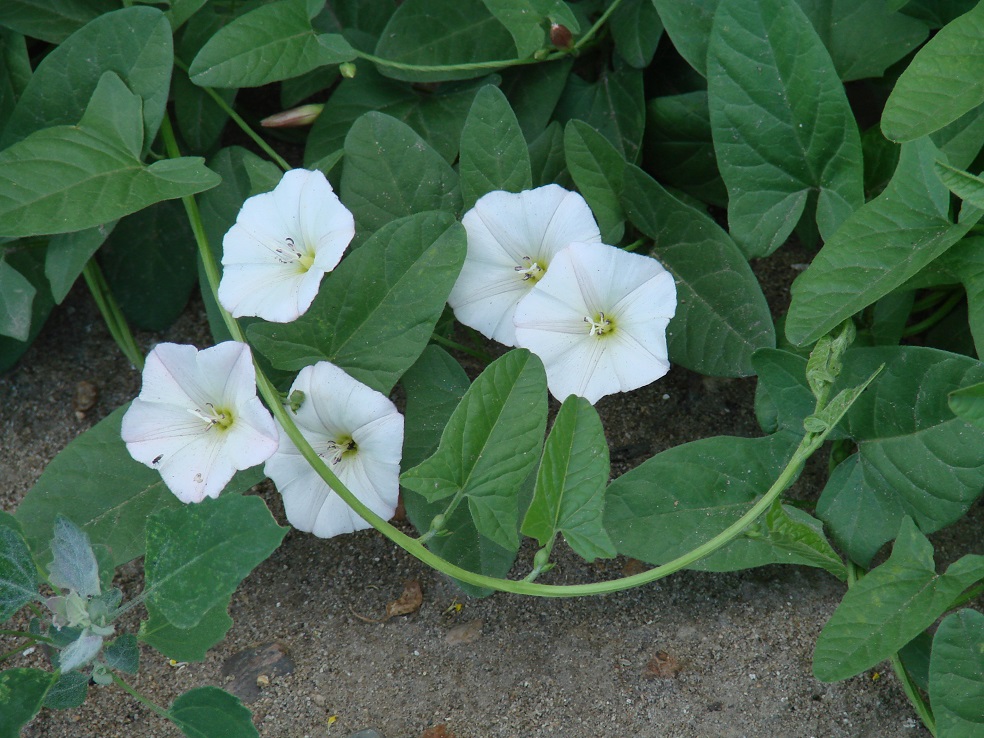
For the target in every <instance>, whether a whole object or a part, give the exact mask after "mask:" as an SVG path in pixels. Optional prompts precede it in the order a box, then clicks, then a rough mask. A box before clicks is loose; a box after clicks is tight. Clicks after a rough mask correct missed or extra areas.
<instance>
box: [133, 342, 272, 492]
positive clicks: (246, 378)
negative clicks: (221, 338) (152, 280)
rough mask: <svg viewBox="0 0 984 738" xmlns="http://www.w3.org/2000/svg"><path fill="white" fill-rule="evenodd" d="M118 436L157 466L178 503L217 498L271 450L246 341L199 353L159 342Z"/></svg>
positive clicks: (269, 432)
mask: <svg viewBox="0 0 984 738" xmlns="http://www.w3.org/2000/svg"><path fill="white" fill-rule="evenodd" d="M120 435H121V436H122V437H123V440H124V441H125V442H126V449H127V451H129V452H130V455H131V456H132V457H133V458H134V459H136V460H137V461H139V462H141V463H143V464H146V465H147V466H149V467H151V468H152V469H157V470H158V471H159V472H160V473H161V476H162V477H163V478H164V483H165V484H166V485H167V486H168V488H169V489H170V490H171V491H172V492H174V494H175V495H177V497H178V499H180V500H181V501H182V502H201V501H202V500H203V499H205V498H206V497H218V496H219V493H220V492H221V491H222V489H223V488H224V487H225V486H226V484H228V483H229V480H230V479H232V475H233V474H235V473H236V471H238V470H240V469H248V468H250V467H251V466H256V465H257V464H262V463H263V462H264V461H266V460H267V459H269V458H270V456H271V454H273V452H274V451H276V450H277V427H276V425H274V423H273V418H271V417H270V413H269V412H267V409H266V408H265V407H263V404H262V403H261V402H260V399H259V398H258V397H257V396H256V371H255V370H254V368H253V358H252V355H251V354H250V351H249V346H247V345H246V344H245V343H238V342H236V341H226V342H225V343H220V344H218V345H217V346H213V347H212V348H207V349H204V350H202V351H199V350H198V349H196V348H195V347H194V346H183V345H180V344H176V343H161V344H158V345H157V346H156V347H155V348H154V350H153V351H151V352H150V354H148V355H147V363H146V364H145V366H144V370H143V386H142V387H141V389H140V395H139V396H138V397H137V399H135V400H134V401H133V403H132V404H131V405H130V409H129V410H127V411H126V415H124V416H123V425H122V428H121V433H120Z"/></svg>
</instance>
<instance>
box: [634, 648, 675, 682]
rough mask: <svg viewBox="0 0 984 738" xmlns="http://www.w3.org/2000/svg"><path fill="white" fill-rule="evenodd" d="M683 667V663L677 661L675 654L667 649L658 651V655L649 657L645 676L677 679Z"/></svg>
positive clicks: (648, 677)
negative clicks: (669, 652)
mask: <svg viewBox="0 0 984 738" xmlns="http://www.w3.org/2000/svg"><path fill="white" fill-rule="evenodd" d="M682 669H683V665H682V664H681V663H680V662H679V661H677V659H676V657H675V656H672V655H670V654H668V653H667V652H666V651H657V652H656V655H655V656H653V657H652V658H651V659H649V663H648V664H646V670H645V671H644V672H643V676H644V677H646V679H675V678H676V676H677V674H679V673H680V671H681V670H682Z"/></svg>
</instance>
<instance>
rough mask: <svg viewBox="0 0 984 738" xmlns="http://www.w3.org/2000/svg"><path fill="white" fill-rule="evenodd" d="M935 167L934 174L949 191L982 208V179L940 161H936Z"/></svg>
mask: <svg viewBox="0 0 984 738" xmlns="http://www.w3.org/2000/svg"><path fill="white" fill-rule="evenodd" d="M935 167H936V176H938V177H939V178H940V181H941V182H942V183H943V184H945V185H946V186H947V189H949V190H950V192H952V193H953V194H954V195H956V196H957V197H959V198H960V199H961V200H964V201H966V202H968V203H970V204H971V205H973V206H974V207H978V208H984V179H981V178H980V177H975V176H974V175H973V174H971V173H970V172H965V171H963V170H961V169H957V168H955V167H951V166H950V165H949V164H946V163H944V162H942V161H937V162H936V165H935Z"/></svg>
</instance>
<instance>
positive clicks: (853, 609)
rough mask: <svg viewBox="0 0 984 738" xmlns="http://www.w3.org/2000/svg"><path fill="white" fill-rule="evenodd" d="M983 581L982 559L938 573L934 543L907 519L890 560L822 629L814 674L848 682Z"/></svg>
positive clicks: (851, 592)
mask: <svg viewBox="0 0 984 738" xmlns="http://www.w3.org/2000/svg"><path fill="white" fill-rule="evenodd" d="M981 578H984V556H976V555H973V554H968V555H966V556H964V557H963V558H961V559H959V560H957V561H956V562H954V563H953V564H951V565H950V567H949V568H948V569H947V571H946V573H945V574H937V573H936V564H935V563H934V561H933V546H932V544H930V542H929V541H928V540H927V539H926V537H925V536H924V535H923V534H922V533H920V532H919V529H918V528H917V527H916V525H915V523H913V522H912V520H911V519H910V518H905V519H904V520H903V522H902V526H901V528H900V529H899V535H898V538H897V539H896V540H895V546H894V548H893V549H892V555H891V556H890V557H889V559H888V561H886V562H885V563H884V564H882V565H881V566H878V567H876V568H875V569H872V570H871V571H870V572H869V573H868V574H867V575H866V576H865V577H864V578H863V579H861V580H860V581H859V582H857V583H856V584H855V585H854V586H853V587H851V589H850V590H848V592H847V594H845V595H844V599H843V600H842V601H841V603H840V605H838V607H837V609H836V610H835V611H834V614H833V615H832V616H831V618H830V620H828V621H827V624H826V625H825V626H824V628H823V630H822V631H821V633H820V637H819V638H817V645H816V650H815V651H814V654H813V674H814V676H816V678H817V679H819V680H820V681H822V682H834V681H838V680H840V679H847V678H848V677H852V676H854V675H855V674H860V673H861V672H862V671H864V670H865V669H868V668H870V667H872V666H874V665H875V664H877V663H879V662H880V661H883V660H884V659H887V658H889V657H890V656H891V655H892V654H894V653H896V652H897V651H898V650H899V649H900V648H902V647H903V646H904V645H905V644H906V643H908V642H909V641H911V640H912V639H913V638H915V637H916V636H917V635H919V634H920V633H921V632H922V631H923V630H925V629H926V628H927V627H929V626H930V625H932V623H933V622H934V621H935V620H936V619H937V618H938V617H939V616H940V615H942V614H943V613H944V612H945V611H946V609H947V608H948V607H949V606H950V603H952V602H953V600H954V598H956V596H957V595H959V594H960V593H961V592H962V591H963V590H964V589H966V588H967V587H969V586H971V585H972V584H974V582H976V581H978V580H980V579H981ZM931 668H932V667H931ZM932 689H933V680H932V672H931V673H930V690H932Z"/></svg>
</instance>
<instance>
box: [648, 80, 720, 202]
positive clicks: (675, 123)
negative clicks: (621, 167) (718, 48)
mask: <svg viewBox="0 0 984 738" xmlns="http://www.w3.org/2000/svg"><path fill="white" fill-rule="evenodd" d="M710 116H711V113H710V110H709V109H708V106H707V92H706V91H705V90H698V91H696V92H688V93H686V94H683V95H667V96H665V97H654V98H653V99H651V100H650V101H649V102H648V103H647V104H646V134H645V139H644V142H643V143H644V148H645V156H644V159H645V169H646V171H648V172H651V173H652V174H653V176H654V177H655V178H656V179H657V180H659V181H660V182H664V183H666V184H667V185H669V186H672V187H676V188H677V189H680V190H683V191H684V192H686V193H687V194H688V195H691V196H693V197H696V198H697V199H698V200H703V201H704V202H708V203H711V204H713V205H717V206H719V207H725V206H727V204H728V192H727V190H726V189H725V187H724V182H723V181H722V180H721V173H720V172H719V171H718V167H717V159H716V158H715V156H714V142H713V140H712V137H711V118H710Z"/></svg>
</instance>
